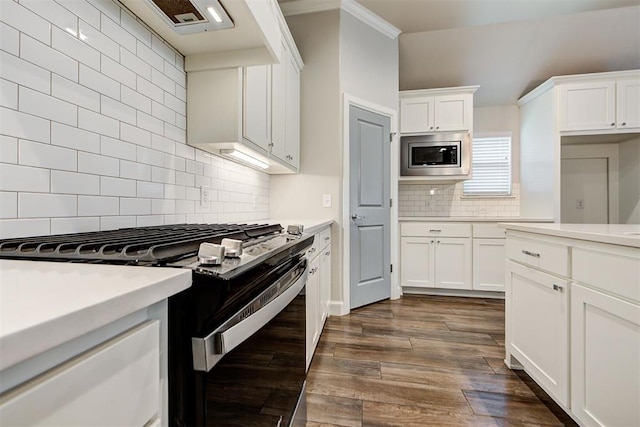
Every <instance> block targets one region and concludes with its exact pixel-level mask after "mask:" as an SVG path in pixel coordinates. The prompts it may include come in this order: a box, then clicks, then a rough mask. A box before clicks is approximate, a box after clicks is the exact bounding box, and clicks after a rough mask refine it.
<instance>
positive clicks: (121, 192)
mask: <svg viewBox="0 0 640 427" xmlns="http://www.w3.org/2000/svg"><path fill="white" fill-rule="evenodd" d="M100 194H101V195H102V196H120V197H135V196H136V181H135V180H133V179H124V178H112V177H109V176H102V177H100Z"/></svg>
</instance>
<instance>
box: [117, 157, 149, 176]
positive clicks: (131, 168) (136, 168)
mask: <svg viewBox="0 0 640 427" xmlns="http://www.w3.org/2000/svg"><path fill="white" fill-rule="evenodd" d="M120 177H121V178H129V179H137V180H141V181H151V166H149V165H145V164H142V163H136V162H130V161H128V160H120Z"/></svg>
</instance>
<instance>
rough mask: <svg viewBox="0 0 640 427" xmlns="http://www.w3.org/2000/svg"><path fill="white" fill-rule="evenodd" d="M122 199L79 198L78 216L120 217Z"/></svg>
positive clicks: (101, 197)
mask: <svg viewBox="0 0 640 427" xmlns="http://www.w3.org/2000/svg"><path fill="white" fill-rule="evenodd" d="M119 210H120V199H119V198H117V197H103V196H78V216H103V215H118V213H119Z"/></svg>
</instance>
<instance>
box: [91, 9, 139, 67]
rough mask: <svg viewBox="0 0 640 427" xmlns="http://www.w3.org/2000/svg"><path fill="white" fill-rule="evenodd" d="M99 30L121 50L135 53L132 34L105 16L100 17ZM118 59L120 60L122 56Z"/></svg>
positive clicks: (134, 42)
mask: <svg viewBox="0 0 640 427" xmlns="http://www.w3.org/2000/svg"><path fill="white" fill-rule="evenodd" d="M100 29H101V30H102V33H103V34H104V35H105V36H107V37H109V38H110V39H111V40H113V41H115V42H116V43H118V44H119V45H120V47H121V48H125V49H127V50H128V51H129V52H135V51H136V38H135V37H134V36H133V34H131V33H130V32H128V31H127V30H125V29H124V28H122V27H121V26H120V25H118V24H116V23H115V22H114V21H113V20H112V19H110V18H109V17H107V16H106V15H101V20H100ZM120 58H121V59H122V56H121V57H120Z"/></svg>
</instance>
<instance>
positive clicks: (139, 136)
mask: <svg viewBox="0 0 640 427" xmlns="http://www.w3.org/2000/svg"><path fill="white" fill-rule="evenodd" d="M120 139H122V140H123V141H128V142H132V143H134V144H136V145H142V146H144V147H151V132H149V131H147V130H144V129H140V128H138V127H135V126H131V125H129V124H127V123H120Z"/></svg>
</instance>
